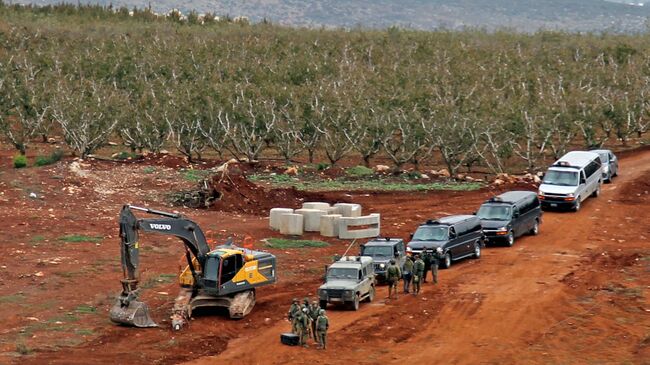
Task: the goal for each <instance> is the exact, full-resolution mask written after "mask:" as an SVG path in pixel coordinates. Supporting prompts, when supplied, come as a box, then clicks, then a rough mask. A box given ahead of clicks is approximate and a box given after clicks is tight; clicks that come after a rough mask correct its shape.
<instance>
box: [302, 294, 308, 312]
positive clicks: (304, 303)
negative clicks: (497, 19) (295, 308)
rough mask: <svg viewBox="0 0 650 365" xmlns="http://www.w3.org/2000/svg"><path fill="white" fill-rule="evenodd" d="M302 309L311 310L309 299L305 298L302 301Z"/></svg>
mask: <svg viewBox="0 0 650 365" xmlns="http://www.w3.org/2000/svg"><path fill="white" fill-rule="evenodd" d="M302 308H307V310H309V298H307V297H304V298H303V299H302Z"/></svg>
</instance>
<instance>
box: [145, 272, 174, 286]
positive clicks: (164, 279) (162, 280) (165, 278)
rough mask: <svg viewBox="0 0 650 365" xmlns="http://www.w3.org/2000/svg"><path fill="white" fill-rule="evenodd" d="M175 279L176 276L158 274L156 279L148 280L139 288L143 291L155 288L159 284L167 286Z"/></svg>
mask: <svg viewBox="0 0 650 365" xmlns="http://www.w3.org/2000/svg"><path fill="white" fill-rule="evenodd" d="M177 277H178V275H177V274H160V275H158V276H156V277H153V278H149V279H148V280H147V281H145V282H144V283H142V284H141V285H140V287H141V288H143V289H151V288H155V287H157V286H158V285H161V284H169V283H171V282H173V281H174V280H176V278H177Z"/></svg>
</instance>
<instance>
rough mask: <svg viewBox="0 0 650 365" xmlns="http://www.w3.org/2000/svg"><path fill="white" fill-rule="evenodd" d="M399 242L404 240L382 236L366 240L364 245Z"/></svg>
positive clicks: (384, 244) (388, 244) (382, 244)
mask: <svg viewBox="0 0 650 365" xmlns="http://www.w3.org/2000/svg"><path fill="white" fill-rule="evenodd" d="M400 242H404V240H403V239H401V238H388V237H386V238H383V237H381V238H380V237H377V238H374V239H373V240H371V241H368V242H366V244H365V245H366V246H394V245H396V244H398V243H400Z"/></svg>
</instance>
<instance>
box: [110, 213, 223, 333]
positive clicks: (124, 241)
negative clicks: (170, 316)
mask: <svg viewBox="0 0 650 365" xmlns="http://www.w3.org/2000/svg"><path fill="white" fill-rule="evenodd" d="M133 210H139V211H143V212H146V213H149V214H152V215H158V216H160V218H146V219H138V218H137V217H136V216H135V215H134V214H133ZM140 231H143V232H151V233H159V234H165V235H171V236H175V237H177V238H179V239H180V240H181V241H182V242H183V244H184V245H185V252H186V258H187V262H188V265H189V268H190V270H191V272H192V276H193V277H194V280H195V282H198V280H199V278H198V275H197V268H195V267H194V263H193V257H196V261H197V262H198V264H199V266H200V267H203V265H204V263H205V259H206V256H207V254H208V252H209V251H210V247H209V246H208V244H207V241H206V239H205V235H204V234H203V231H202V230H201V228H200V227H199V226H198V225H197V224H196V223H194V222H192V221H191V220H189V219H186V218H183V217H182V216H180V215H178V214H174V213H167V212H162V211H158V210H153V209H148V208H141V207H136V206H131V205H125V206H123V207H122V211H121V212H120V254H121V261H122V271H123V275H124V278H123V279H122V281H121V282H122V292H121V293H120V295H119V297H118V299H117V301H116V303H115V305H114V306H113V308H112V309H111V313H110V316H111V320H112V321H113V322H116V323H120V324H126V325H131V326H136V327H155V326H156V323H155V322H154V321H153V320H152V319H151V316H150V315H149V308H148V307H147V305H146V304H145V303H143V302H140V301H138V300H137V299H138V295H139V287H138V283H139V279H140V278H139V266H140V258H139V252H140V247H139V232H140ZM199 269H200V268H199Z"/></svg>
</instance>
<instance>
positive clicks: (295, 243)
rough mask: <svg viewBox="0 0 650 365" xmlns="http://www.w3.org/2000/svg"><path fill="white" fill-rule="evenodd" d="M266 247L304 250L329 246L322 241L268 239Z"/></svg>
mask: <svg viewBox="0 0 650 365" xmlns="http://www.w3.org/2000/svg"><path fill="white" fill-rule="evenodd" d="M266 242H267V243H266V245H267V246H268V247H271V248H280V249H285V248H305V247H327V246H329V244H328V243H327V242H323V241H312V240H292V239H285V238H269V239H267V240H266Z"/></svg>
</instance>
